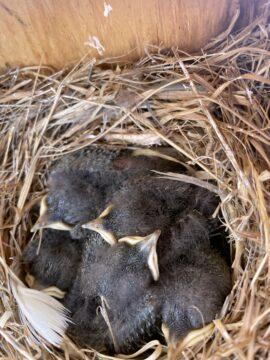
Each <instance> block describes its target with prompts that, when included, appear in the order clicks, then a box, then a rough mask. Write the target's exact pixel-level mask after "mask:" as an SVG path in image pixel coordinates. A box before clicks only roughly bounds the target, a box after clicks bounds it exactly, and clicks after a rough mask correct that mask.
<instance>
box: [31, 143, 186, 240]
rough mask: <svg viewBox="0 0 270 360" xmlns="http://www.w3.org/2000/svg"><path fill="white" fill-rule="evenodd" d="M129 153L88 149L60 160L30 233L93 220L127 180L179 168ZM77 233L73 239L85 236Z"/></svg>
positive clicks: (165, 160) (180, 167)
mask: <svg viewBox="0 0 270 360" xmlns="http://www.w3.org/2000/svg"><path fill="white" fill-rule="evenodd" d="M132 154H133V152H132V151H130V150H126V149H122V150H121V149H119V150H117V149H116V150H115V149H107V148H100V147H94V146H91V147H89V148H87V149H83V150H79V151H77V152H75V153H73V154H71V155H69V156H66V157H63V158H62V159H61V160H60V161H58V163H57V164H56V166H55V167H54V169H53V170H52V172H51V174H50V176H49V181H48V186H49V193H48V196H47V197H46V201H45V200H44V201H43V207H41V209H42V211H43V212H42V214H41V216H40V218H39V220H38V221H37V223H36V225H35V226H34V227H33V229H32V231H35V230H37V229H40V228H45V227H46V228H53V229H58V230H72V228H73V227H74V226H75V225H78V224H83V223H85V222H87V221H89V220H94V219H95V218H96V217H97V216H98V214H100V213H101V211H102V210H104V204H105V203H108V202H109V200H110V198H111V197H112V196H113V194H114V192H115V191H116V190H118V189H119V188H120V187H121V186H122V183H123V182H124V181H126V180H127V179H132V178H134V177H135V176H137V175H140V174H147V173H149V174H151V173H150V170H152V169H156V170H160V171H173V170H178V171H179V170H180V169H182V166H181V165H179V163H177V162H174V161H168V160H167V159H162V158H159V157H147V156H141V155H140V156H132ZM78 230H79V228H78V227H77V228H76V230H75V232H74V234H73V232H72V236H74V237H75V238H78V237H84V236H85V234H86V233H87V232H84V231H78Z"/></svg>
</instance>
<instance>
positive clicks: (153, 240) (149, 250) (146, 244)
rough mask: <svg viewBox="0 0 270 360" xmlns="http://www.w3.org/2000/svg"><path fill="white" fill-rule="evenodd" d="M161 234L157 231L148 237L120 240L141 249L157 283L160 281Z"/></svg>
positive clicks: (129, 237) (131, 237) (132, 237)
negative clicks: (159, 250) (158, 254)
mask: <svg viewBox="0 0 270 360" xmlns="http://www.w3.org/2000/svg"><path fill="white" fill-rule="evenodd" d="M160 233H161V231H160V230H156V231H154V232H153V233H152V234H150V235H147V236H127V237H124V238H121V239H119V240H118V242H126V243H128V244H130V245H135V246H139V247H140V251H142V252H143V253H145V254H146V256H147V265H148V267H149V269H150V271H151V274H152V276H153V279H154V280H155V281H157V280H158V279H159V267H158V257H157V241H158V238H159V236H160Z"/></svg>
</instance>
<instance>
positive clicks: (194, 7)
mask: <svg viewBox="0 0 270 360" xmlns="http://www.w3.org/2000/svg"><path fill="white" fill-rule="evenodd" d="M107 3H108V4H110V5H111V6H112V11H111V12H110V13H109V15H108V17H105V16H104V2H103V0H0V67H2V68H3V67H4V66H12V67H13V66H22V65H32V64H40V63H42V64H44V65H45V64H48V65H52V66H54V67H56V68H61V67H63V66H65V65H68V64H71V63H73V62H75V61H77V60H78V59H80V58H81V57H83V56H84V55H85V54H86V53H88V54H89V55H90V56H91V57H96V58H98V57H100V56H101V55H99V53H98V51H97V50H96V49H94V48H91V47H89V45H87V42H88V40H89V37H92V36H96V37H97V38H98V40H99V41H100V43H101V44H102V46H104V48H105V51H104V54H103V55H102V56H103V57H112V56H121V55H124V56H125V58H126V59H136V58H138V57H139V56H141V55H142V54H143V53H144V48H145V46H147V45H159V46H162V47H165V48H166V47H171V46H178V47H179V48H180V49H182V50H183V51H186V52H195V51H198V50H200V49H201V47H202V46H204V45H205V44H206V43H207V42H208V41H209V39H211V38H212V37H214V36H215V35H217V34H219V33H221V32H222V31H223V30H224V29H226V27H227V26H228V24H229V23H230V20H231V18H232V15H233V13H234V11H235V3H236V0H218V1H217V0H107Z"/></svg>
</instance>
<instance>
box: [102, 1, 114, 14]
mask: <svg viewBox="0 0 270 360" xmlns="http://www.w3.org/2000/svg"><path fill="white" fill-rule="evenodd" d="M112 9H113V8H112V6H111V4H107V3H106V2H104V12H103V15H104V16H105V17H108V16H109V13H110V12H111V11H112Z"/></svg>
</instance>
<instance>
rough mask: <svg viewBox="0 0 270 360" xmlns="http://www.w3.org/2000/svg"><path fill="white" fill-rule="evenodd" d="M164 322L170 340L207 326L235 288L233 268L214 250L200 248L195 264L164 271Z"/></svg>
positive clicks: (175, 339) (162, 291) (162, 287)
mask: <svg viewBox="0 0 270 360" xmlns="http://www.w3.org/2000/svg"><path fill="white" fill-rule="evenodd" d="M160 287H161V297H162V298H163V307H162V311H161V314H162V322H163V324H165V326H166V327H167V328H168V329H169V340H170V341H172V342H176V341H179V340H180V339H181V338H183V337H184V336H186V335H187V334H188V332H189V331H191V330H193V329H197V328H200V327H203V326H204V325H206V324H208V323H209V322H211V321H212V320H213V319H214V318H215V316H216V315H217V314H218V313H219V312H220V310H221V307H222V305H223V303H224V300H225V297H226V296H227V295H228V294H229V292H230V290H231V279H230V271H229V268H228V266H227V264H226V262H225V261H224V259H222V258H221V257H220V256H219V255H218V254H217V253H216V252H215V251H214V250H212V251H209V252H206V251H203V252H198V253H197V257H196V261H194V263H193V264H192V263H191V264H187V263H185V264H181V262H179V264H178V265H177V267H175V268H174V269H173V270H172V271H171V272H169V271H167V272H166V273H165V272H164V273H161V278H160Z"/></svg>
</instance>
